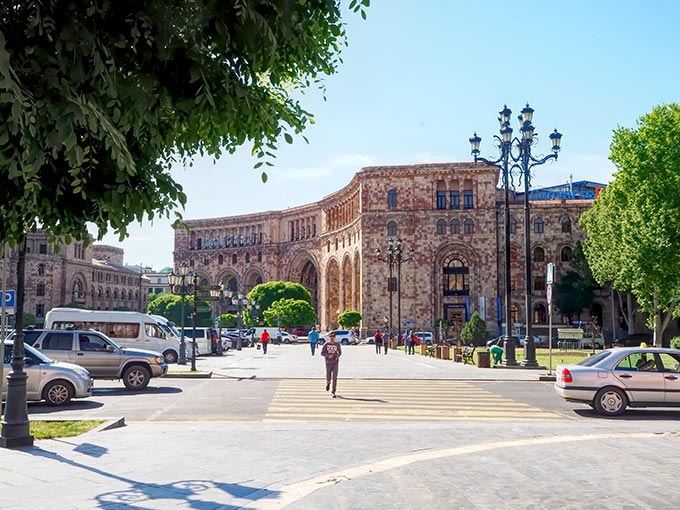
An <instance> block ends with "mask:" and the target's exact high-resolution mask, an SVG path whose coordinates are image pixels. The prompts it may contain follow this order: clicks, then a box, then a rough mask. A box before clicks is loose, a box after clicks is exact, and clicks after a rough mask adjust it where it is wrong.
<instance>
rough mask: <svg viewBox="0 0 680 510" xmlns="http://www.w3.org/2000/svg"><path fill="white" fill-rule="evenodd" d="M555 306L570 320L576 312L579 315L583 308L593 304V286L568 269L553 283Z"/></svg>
mask: <svg viewBox="0 0 680 510" xmlns="http://www.w3.org/2000/svg"><path fill="white" fill-rule="evenodd" d="M555 291H556V292H555V294H557V295H556V297H555V306H557V309H558V310H559V311H560V313H561V314H563V315H566V316H567V317H568V318H569V322H571V320H572V317H573V315H574V314H576V315H577V316H578V317H579V318H580V317H581V311H582V310H583V309H584V308H590V306H591V305H592V304H593V288H592V286H590V285H589V284H588V282H587V281H586V279H585V278H584V277H583V276H581V275H580V274H579V273H577V272H576V271H568V272H567V273H566V274H565V275H564V276H562V278H560V280H559V281H558V282H557V284H556V285H555Z"/></svg>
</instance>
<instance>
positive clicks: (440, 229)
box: [437, 220, 446, 234]
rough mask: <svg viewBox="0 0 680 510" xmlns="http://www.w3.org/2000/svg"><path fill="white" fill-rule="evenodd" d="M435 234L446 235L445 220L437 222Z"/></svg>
mask: <svg viewBox="0 0 680 510" xmlns="http://www.w3.org/2000/svg"><path fill="white" fill-rule="evenodd" d="M437 234H446V221H445V220H437Z"/></svg>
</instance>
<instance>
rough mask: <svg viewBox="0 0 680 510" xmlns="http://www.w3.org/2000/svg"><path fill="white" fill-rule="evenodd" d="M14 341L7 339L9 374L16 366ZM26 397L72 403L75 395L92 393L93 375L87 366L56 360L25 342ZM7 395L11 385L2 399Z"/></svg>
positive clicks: (51, 402) (5, 364)
mask: <svg viewBox="0 0 680 510" xmlns="http://www.w3.org/2000/svg"><path fill="white" fill-rule="evenodd" d="M13 346H14V342H13V341H11V340H6V341H5V356H4V358H5V359H4V360H3V361H4V366H5V374H7V373H9V371H10V370H12V367H11V366H10V361H11V359H12V348H13ZM24 351H25V354H26V355H25V358H24V359H25V362H26V364H25V366H24V372H26V375H27V376H28V379H26V398H27V399H28V400H32V401H39V400H44V401H45V402H47V403H48V404H49V405H53V406H56V405H64V404H68V403H69V402H70V401H71V399H73V398H86V397H90V396H92V377H90V373H89V372H88V371H87V370H86V369H85V368H83V367H81V366H78V365H73V364H71V363H64V362H62V361H54V360H52V359H50V358H48V357H47V356H45V355H44V354H42V353H41V352H39V351H37V350H35V349H34V348H33V347H31V346H30V345H26V344H24ZM6 398H7V385H4V386H3V393H2V400H3V401H4V400H5V399H6Z"/></svg>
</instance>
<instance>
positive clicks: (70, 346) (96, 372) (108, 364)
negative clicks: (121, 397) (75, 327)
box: [24, 329, 168, 390]
mask: <svg viewBox="0 0 680 510" xmlns="http://www.w3.org/2000/svg"><path fill="white" fill-rule="evenodd" d="M24 341H25V343H26V344H28V345H31V346H33V347H34V348H36V349H38V350H39V351H40V352H42V353H43V354H45V355H46V356H47V357H49V358H52V359H55V360H59V361H67V362H70V363H74V364H76V365H80V366H81V367H84V368H86V369H87V370H88V371H89V372H90V375H91V376H92V378H93V379H122V380H123V384H125V387H126V388H127V389H129V390H143V389H144V388H146V387H147V386H148V384H149V381H150V380H151V378H152V377H161V376H163V375H165V374H166V373H167V371H168V365H167V364H166V363H165V360H164V359H163V355H162V354H161V353H159V352H153V351H145V350H142V349H128V348H126V347H121V346H119V345H118V344H116V342H114V341H113V340H111V339H110V338H109V337H108V336H106V335H105V334H103V333H100V332H99V331H94V330H90V331H70V330H63V329H43V330H40V329H33V330H26V331H25V332H24Z"/></svg>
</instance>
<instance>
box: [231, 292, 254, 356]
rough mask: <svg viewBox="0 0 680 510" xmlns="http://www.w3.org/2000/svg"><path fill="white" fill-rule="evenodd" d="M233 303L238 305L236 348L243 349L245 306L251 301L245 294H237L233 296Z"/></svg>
mask: <svg viewBox="0 0 680 510" xmlns="http://www.w3.org/2000/svg"><path fill="white" fill-rule="evenodd" d="M231 304H232V305H234V306H235V307H236V321H237V322H236V327H237V328H238V340H237V341H236V350H237V351H240V350H241V330H242V329H243V307H244V306H247V305H249V304H250V301H249V300H248V298H247V297H245V296H244V295H243V294H235V295H233V296H232V298H231Z"/></svg>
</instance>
